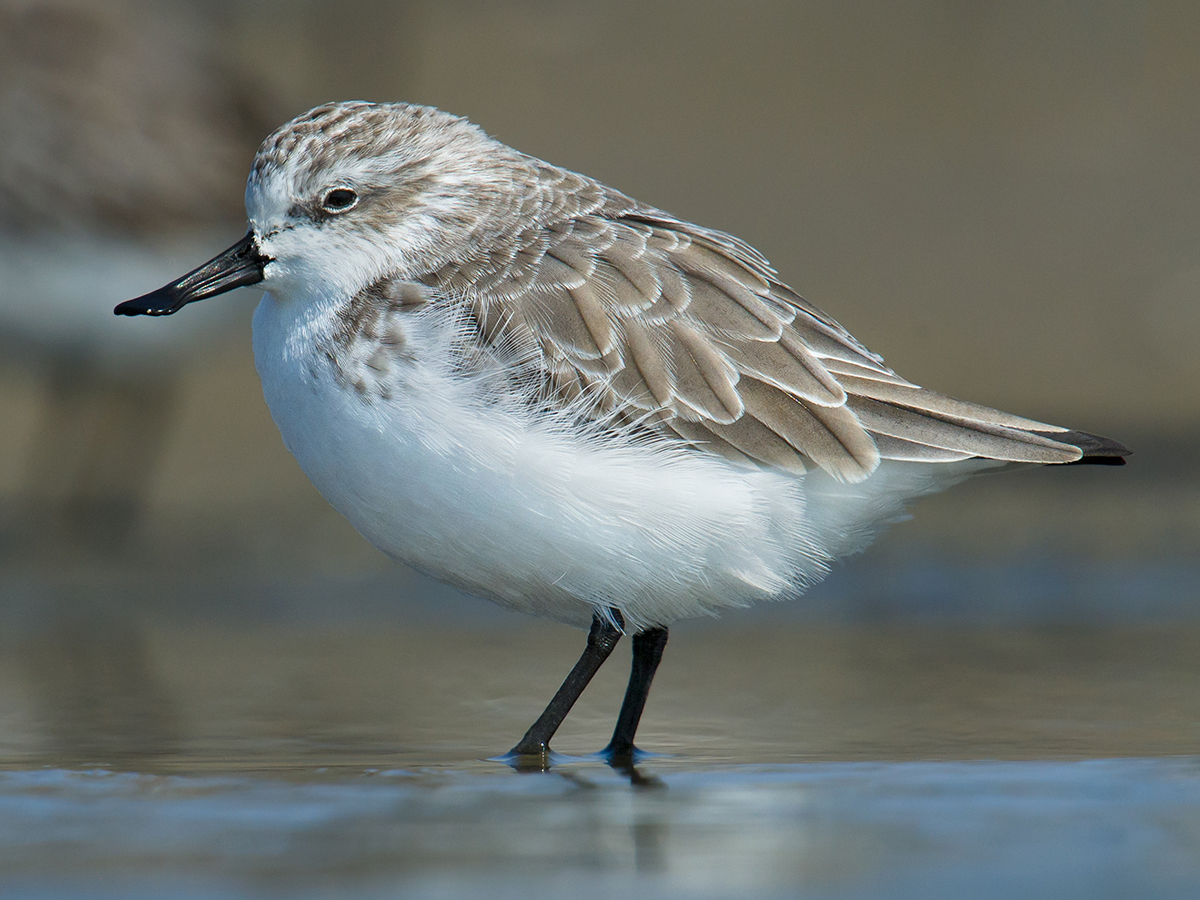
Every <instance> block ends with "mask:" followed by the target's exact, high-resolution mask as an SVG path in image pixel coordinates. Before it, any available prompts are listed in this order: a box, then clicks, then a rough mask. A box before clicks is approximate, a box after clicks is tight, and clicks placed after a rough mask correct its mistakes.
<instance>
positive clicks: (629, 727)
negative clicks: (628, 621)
mask: <svg viewBox="0 0 1200 900" xmlns="http://www.w3.org/2000/svg"><path fill="white" fill-rule="evenodd" d="M665 646H667V629H665V628H647V629H646V630H645V631H639V632H638V633H637V634H635V635H634V636H633V667H632V668H631V669H630V672H629V687H627V688H626V689H625V701H624V702H623V703H622V704H621V712H620V714H619V715H618V716H617V727H616V729H614V730H613V736H612V740H611V741H609V742H608V746H607V747H605V748H604V750H602V751H601V752H602V754H603V755H605V756H607V757H608V761H609V763H610V764H611V765H617V766H620V765H629V764H631V763H632V762H633V751H634V749H635V748H634V746H633V735H634V734H635V733H636V732H637V727H638V722H639V721H640V720H641V718H642V710H643V709H645V707H646V697H647V696H648V695H649V693H650V682H652V681H653V680H654V672H655V670H656V669H658V664H659V662H660V661H661V660H662V655H663V648H664V647H665Z"/></svg>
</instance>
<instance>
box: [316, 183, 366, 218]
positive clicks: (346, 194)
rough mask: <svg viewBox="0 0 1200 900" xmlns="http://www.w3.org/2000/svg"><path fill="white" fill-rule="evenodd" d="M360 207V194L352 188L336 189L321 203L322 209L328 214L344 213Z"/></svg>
mask: <svg viewBox="0 0 1200 900" xmlns="http://www.w3.org/2000/svg"><path fill="white" fill-rule="evenodd" d="M356 205H358V194H356V193H354V191H352V190H350V188H334V189H333V190H332V191H330V192H329V193H328V194H326V195H325V199H324V200H322V201H321V209H323V210H325V212H327V213H344V212H345V211H346V210H348V209H353V208H354V207H355V206H356Z"/></svg>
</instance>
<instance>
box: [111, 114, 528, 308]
mask: <svg viewBox="0 0 1200 900" xmlns="http://www.w3.org/2000/svg"><path fill="white" fill-rule="evenodd" d="M520 169H521V161H520V158H519V156H518V155H517V154H516V153H515V152H514V151H511V150H509V149H508V148H507V147H505V146H504V145H503V144H500V143H498V142H496V141H494V140H492V139H491V138H489V137H488V136H487V135H486V134H484V133H483V131H482V130H480V129H479V128H478V127H477V126H475V125H472V124H471V123H470V122H468V121H467V120H466V119H462V118H458V117H456V116H451V115H448V114H446V113H443V112H440V111H438V110H436V109H433V108H430V107H424V106H413V105H410V104H406V103H394V104H374V103H361V102H348V103H332V104H327V105H325V106H319V107H317V108H316V109H313V110H311V111H310V112H307V113H305V114H304V115H302V116H299V117H298V118H296V119H293V120H292V121H291V122H289V123H287V124H286V125H284V126H283V127H282V128H280V129H279V130H278V131H276V132H275V133H274V134H273V135H271V136H270V137H269V138H267V140H266V141H265V142H264V143H263V145H262V147H261V148H260V149H259V151H258V154H257V156H255V159H254V164H253V166H252V168H251V171H250V177H249V180H248V181H247V184H246V212H247V215H248V217H249V220H250V231H249V232H248V233H247V234H246V235H245V237H243V238H242V240H240V241H239V242H238V243H236V244H235V245H233V246H232V247H230V248H229V249H228V250H226V251H225V252H224V253H221V254H220V255H218V256H216V257H215V258H213V259H212V260H210V261H209V262H207V263H205V264H204V265H203V266H201V267H200V268H198V269H196V270H195V271H193V272H189V273H188V274H187V275H185V276H183V277H182V278H180V279H178V280H177V281H174V282H172V283H171V284H168V285H166V286H164V287H162V288H159V289H158V290H157V291H154V292H152V293H150V294H146V295H145V296H143V297H138V298H137V299H135V300H128V301H126V302H125V303H122V304H121V305H120V306H118V307H117V308H116V310H115V311H116V312H117V313H118V314H120V315H170V314H171V313H174V312H177V311H178V310H179V309H181V308H182V307H183V306H185V305H186V304H188V303H191V302H193V301H196V300H202V299H205V298H207V297H213V296H216V295H218V294H222V293H225V292H226V291H229V290H232V289H233V288H235V287H241V286H243V285H250V284H257V283H259V282H262V283H263V287H265V288H266V289H268V290H269V291H271V293H272V295H273V296H275V297H276V298H277V299H280V300H284V301H286V300H288V299H289V298H291V297H297V296H303V295H305V294H308V293H311V292H313V291H316V292H319V293H321V294H324V295H326V296H329V295H335V296H348V295H352V294H354V293H357V291H359V290H360V289H361V288H362V287H364V286H366V285H368V284H371V283H373V282H375V281H376V280H378V279H379V278H381V277H383V276H384V275H390V276H393V277H398V278H401V279H404V278H416V277H418V276H420V275H421V274H424V273H427V272H431V271H434V270H436V269H437V268H439V267H440V266H441V265H444V264H445V263H447V262H449V261H451V260H454V259H459V258H461V257H462V256H463V253H464V250H465V248H466V247H468V246H469V245H470V244H471V243H472V242H475V241H479V240H486V239H487V235H486V234H485V233H482V232H486V230H487V228H488V223H489V222H494V221H499V220H500V219H499V217H497V215H496V213H497V212H502V210H500V209H498V207H499V206H501V205H503V204H504V203H505V202H506V200H507V198H511V197H512V196H513V192H512V187H513V180H514V179H515V178H520V177H521V173H520Z"/></svg>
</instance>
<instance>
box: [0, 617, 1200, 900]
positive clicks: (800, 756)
mask: <svg viewBox="0 0 1200 900" xmlns="http://www.w3.org/2000/svg"><path fill="white" fill-rule="evenodd" d="M464 602H473V601H464ZM452 605H453V604H451V606H452ZM472 611H474V612H477V613H478V614H479V615H478V617H477V618H474V619H472V620H465V619H463V618H461V617H456V616H453V615H449V616H441V617H439V616H436V615H424V614H419V613H418V612H417V611H416V608H415V607H414V608H410V609H408V610H407V611H406V612H402V613H400V614H397V615H396V616H393V617H391V618H383V619H369V618H368V619H366V620H355V619H349V620H345V621H342V622H341V623H340V624H331V623H329V622H314V621H312V620H311V618H309V617H305V616H302V615H292V616H277V617H275V618H271V617H267V616H264V617H262V618H260V619H259V620H257V621H255V622H251V623H249V624H247V623H245V622H241V623H234V622H227V623H222V622H221V621H220V617H219V616H217V617H215V618H216V621H214V620H213V617H209V618H200V619H194V618H193V619H188V618H186V617H174V618H172V617H169V616H168V617H162V618H160V620H159V621H157V622H156V623H148V622H147V620H146V619H145V617H143V616H140V615H139V616H137V617H134V618H132V619H129V620H122V619H120V618H119V617H115V616H112V615H109V616H93V617H92V618H90V619H77V620H73V621H72V620H67V619H58V620H43V621H30V620H26V621H24V622H23V623H22V624H20V625H19V626H13V627H10V628H8V629H7V631H6V637H5V640H4V642H3V643H2V644H0V651H2V652H0V888H3V893H6V894H7V895H13V896H35V897H61V896H67V897H70V896H106V897H107V896H113V897H117V896H121V897H124V896H152V895H154V896H157V895H162V894H170V895H172V896H183V897H193V896H195V897H209V896H221V897H260V896H276V895H288V896H322V897H325V896H339V897H340V896H354V897H374V896H406V897H409V896H413V897H475V896H487V897H509V896H513V897H515V896H529V895H532V894H543V895H548V896H572V897H574V896H579V897H591V896H596V897H599V896H611V895H617V896H637V897H643V896H647V897H656V896H662V897H729V896H737V897H792V896H805V897H830V898H843V897H962V896H972V897H1009V896H1023V897H1024V896H1034V897H1089V898H1091V897H1110V896H1111V897H1126V896H1138V897H1185V896H1195V895H1196V894H1197V893H1198V892H1200V757H1197V756H1196V754H1197V752H1198V747H1200V625H1197V624H1195V623H1188V622H1174V623H1158V624H1155V623H1153V622H1128V621H1127V622H1123V623H1116V624H1112V625H1109V626H1105V627H1087V628H1083V627H1069V626H1065V625H1061V624H1059V625H1051V624H1044V623H1043V624H1030V623H1026V624H1023V625H1020V626H1016V627H1014V626H1007V627H999V626H995V625H981V624H977V623H976V624H970V623H967V624H963V623H959V624H956V625H948V624H945V623H942V624H925V625H920V624H911V623H910V624H905V625H889V624H885V623H881V622H878V621H875V622H854V621H843V622H833V621H799V620H796V619H794V618H793V619H789V618H787V617H786V616H785V615H783V614H782V613H773V612H772V611H767V612H765V613H762V614H750V615H745V616H733V617H730V618H727V619H726V620H723V621H721V622H713V623H696V624H689V625H685V626H681V627H679V628H676V629H674V630H673V631H672V637H671V642H670V644H669V646H668V648H667V655H666V657H665V661H664V665H663V669H662V670H661V673H660V676H659V679H658V681H657V682H656V684H655V690H654V692H653V693H652V694H651V698H650V702H649V705H648V707H647V711H646V716H645V719H644V721H643V728H642V730H641V732H640V734H639V743H640V744H641V745H642V746H644V747H645V748H646V749H648V750H651V751H656V752H657V753H659V754H661V755H657V756H651V757H649V758H647V759H645V760H644V761H642V762H641V763H640V764H639V766H638V769H637V771H636V773H631V772H620V771H616V770H613V769H610V768H609V767H608V766H606V765H604V764H603V763H601V762H599V761H597V760H596V759H594V758H592V759H589V758H586V756H574V757H567V758H565V759H564V760H563V761H561V762H560V763H559V764H557V765H555V766H554V768H552V770H551V771H550V772H547V773H535V774H518V773H516V772H513V771H511V770H510V769H509V768H508V767H507V766H505V765H503V764H502V763H499V762H496V761H491V760H489V757H492V756H495V755H496V754H498V753H503V752H504V751H505V750H506V749H507V748H508V747H509V746H511V745H512V743H514V742H515V740H516V739H517V737H519V736H520V734H521V733H522V732H523V731H524V728H525V727H526V726H527V725H528V724H529V722H530V721H531V720H532V719H533V718H534V716H536V714H537V713H538V712H539V711H540V708H541V706H542V704H543V703H544V702H545V701H546V700H547V699H548V697H549V696H550V694H551V693H552V692H553V690H554V688H555V687H556V686H557V684H558V681H559V680H560V679H561V677H562V675H563V674H564V673H565V672H566V670H567V669H568V668H569V667H570V665H571V663H572V662H573V661H574V658H575V656H576V655H577V653H578V651H579V649H580V644H581V639H582V635H581V634H580V633H579V632H575V631H572V630H570V629H566V628H559V627H556V626H550V625H545V624H541V623H536V622H528V621H526V620H524V619H521V618H518V617H511V616H507V615H503V614H500V613H493V612H492V611H491V608H490V607H482V606H481V607H480V608H479V609H478V610H475V609H474V607H472ZM470 622H474V623H475V624H469V623H470ZM627 654H628V651H627V650H625V649H618V651H617V653H616V654H614V657H613V659H612V660H610V662H609V665H608V666H607V667H606V668H605V669H604V670H602V671H601V673H600V675H599V676H598V677H597V680H596V682H595V683H593V685H592V686H591V687H590V688H589V690H588V691H587V692H586V693H585V694H584V697H583V699H582V700H581V701H580V704H579V705H578V707H577V709H576V710H575V711H574V712H573V713H572V715H571V716H570V717H569V718H568V719H567V722H566V724H565V725H564V727H563V729H562V731H561V732H560V735H559V737H558V738H557V739H556V741H555V746H556V748H557V749H558V751H559V752H561V753H563V754H580V755H583V754H587V753H589V752H591V751H595V750H596V749H598V748H599V747H601V746H603V744H604V743H605V742H606V740H607V737H608V731H609V729H610V728H611V726H612V722H613V718H614V716H615V711H616V708H617V706H618V705H619V703H620V698H621V692H622V690H623V688H624V679H625V668H626V665H627V661H628V655H627Z"/></svg>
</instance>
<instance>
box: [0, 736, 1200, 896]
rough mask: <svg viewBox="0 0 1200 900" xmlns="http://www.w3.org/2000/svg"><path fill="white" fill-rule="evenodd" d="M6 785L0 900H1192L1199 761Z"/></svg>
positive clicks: (1197, 884) (1198, 883)
mask: <svg viewBox="0 0 1200 900" xmlns="http://www.w3.org/2000/svg"><path fill="white" fill-rule="evenodd" d="M646 768H647V773H648V774H653V775H655V776H657V780H658V781H659V782H660V785H659V787H658V788H657V789H652V790H638V789H635V788H633V787H631V786H630V784H629V782H628V780H627V779H624V778H622V777H621V776H620V775H618V774H617V773H614V772H612V771H610V770H608V769H607V768H605V767H603V766H596V765H588V764H581V765H579V766H568V767H565V768H562V769H558V770H555V771H553V772H551V773H548V774H540V775H535V776H522V775H515V774H511V773H508V772H507V771H504V770H501V769H500V768H498V767H493V766H490V765H488V764H486V763H478V764H468V765H465V766H459V767H454V768H446V769H425V770H414V771H408V770H405V771H391V772H363V771H362V770H358V771H329V770H312V769H309V770H301V769H291V770H287V769H281V770H277V771H275V772H272V773H265V774H264V773H259V774H240V775H203V776H197V775H154V774H138V773H111V772H107V771H87V772H84V771H64V770H38V771H10V772H3V773H0V873H3V874H0V886H2V887H4V888H6V889H7V891H6V893H7V894H9V895H27V896H47V897H48V896H56V897H61V896H148V895H155V894H159V893H163V892H164V891H165V890H166V889H168V888H169V890H167V891H166V892H169V893H170V894H171V895H172V896H184V897H192V896H195V897H201V896H226V897H258V896H273V895H278V894H280V893H286V894H287V895H289V896H357V897H363V896H365V897H371V896H396V895H402V896H405V897H447V898H451V897H475V896H487V897H510V896H511V897H518V896H521V897H527V896H531V895H534V894H543V895H549V896H572V897H593V896H595V897H601V896H606V897H607V896H637V897H643V896H650V897H655V896H660V897H724V896H738V897H790V896H805V897H827V898H858V897H882V898H907V897H985V898H987V897H1012V896H1022V897H1068V898H1071V897H1080V898H1083V897H1087V898H1096V897H1129V896H1137V897H1151V898H1156V897H1185V896H1188V897H1191V896H1196V895H1197V894H1200V761H1198V760H1196V759H1111V760H1089V761H1083V762H1046V761H1039V762H952V763H940V762H919V763H878V764H872V763H818V764H804V765H788V766H770V767H752V766H734V767H712V766H695V765H690V764H686V763H682V762H679V761H669V760H664V761H661V762H658V763H656V764H655V765H653V766H647V767H646Z"/></svg>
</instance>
